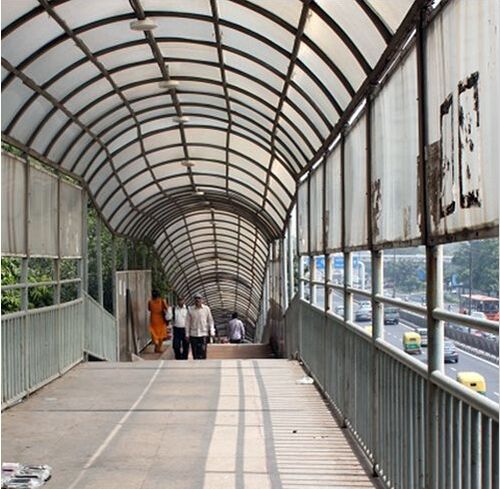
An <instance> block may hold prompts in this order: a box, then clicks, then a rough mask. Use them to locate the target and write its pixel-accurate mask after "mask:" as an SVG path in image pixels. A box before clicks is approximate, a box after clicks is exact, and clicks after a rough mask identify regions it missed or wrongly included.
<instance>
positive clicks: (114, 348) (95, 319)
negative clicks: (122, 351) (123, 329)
mask: <svg viewBox="0 0 500 489" xmlns="http://www.w3.org/2000/svg"><path fill="white" fill-rule="evenodd" d="M84 298H85V342H84V350H85V352H86V353H88V354H90V355H92V356H94V357H97V358H100V359H102V360H109V361H117V360H118V326H117V322H116V318H115V317H114V316H113V315H112V314H110V313H109V312H108V311H106V309H104V308H103V307H102V306H101V305H100V304H99V303H98V302H97V301H95V300H94V299H92V297H90V296H89V295H88V294H86V293H84Z"/></svg>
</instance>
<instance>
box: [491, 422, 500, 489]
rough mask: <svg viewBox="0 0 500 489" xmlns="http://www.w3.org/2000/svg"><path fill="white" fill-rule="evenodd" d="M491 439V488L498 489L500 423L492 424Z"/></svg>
mask: <svg viewBox="0 0 500 489" xmlns="http://www.w3.org/2000/svg"><path fill="white" fill-rule="evenodd" d="M491 438H492V447H491V460H492V464H491V471H492V477H491V486H492V487H493V488H494V489H497V488H498V486H499V483H498V482H499V481H498V461H499V460H498V422H496V421H492V422H491Z"/></svg>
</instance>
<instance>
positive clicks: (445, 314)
mask: <svg viewBox="0 0 500 489" xmlns="http://www.w3.org/2000/svg"><path fill="white" fill-rule="evenodd" d="M432 316H433V317H434V319H440V320H442V321H449V322H453V323H458V324H463V325H466V326H472V327H473V328H476V329H480V330H482V331H487V332H488V333H494V334H497V335H498V323H497V322H496V321H490V320H488V319H480V318H473V317H471V316H466V315H464V314H457V313H456V312H451V311H447V310H446V309H434V311H433V313H432Z"/></svg>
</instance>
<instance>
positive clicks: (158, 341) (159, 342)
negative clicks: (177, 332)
mask: <svg viewBox="0 0 500 489" xmlns="http://www.w3.org/2000/svg"><path fill="white" fill-rule="evenodd" d="M148 310H149V312H150V318H149V332H150V333H151V340H152V341H153V344H154V345H155V353H162V352H163V340H164V339H166V338H167V320H166V317H165V315H166V313H167V311H168V304H167V302H166V301H165V299H162V298H161V297H160V293H159V292H158V291H157V290H153V291H152V292H151V299H150V300H149V301H148Z"/></svg>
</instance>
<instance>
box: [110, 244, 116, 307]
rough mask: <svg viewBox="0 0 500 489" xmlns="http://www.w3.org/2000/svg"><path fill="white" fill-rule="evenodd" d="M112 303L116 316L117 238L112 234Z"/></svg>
mask: <svg viewBox="0 0 500 489" xmlns="http://www.w3.org/2000/svg"><path fill="white" fill-rule="evenodd" d="M111 288H112V290H111V304H112V308H113V315H115V316H116V238H115V236H114V235H112V236H111Z"/></svg>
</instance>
